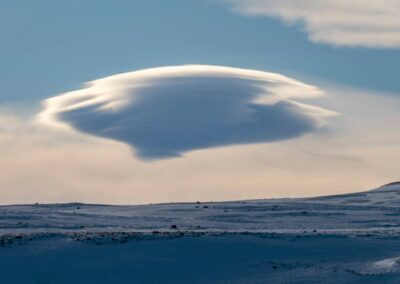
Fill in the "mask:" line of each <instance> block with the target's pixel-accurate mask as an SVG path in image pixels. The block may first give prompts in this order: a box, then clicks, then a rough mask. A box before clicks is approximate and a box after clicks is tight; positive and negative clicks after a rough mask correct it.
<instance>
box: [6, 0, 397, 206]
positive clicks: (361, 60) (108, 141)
mask: <svg viewBox="0 0 400 284" xmlns="http://www.w3.org/2000/svg"><path fill="white" fill-rule="evenodd" d="M316 3H317V2H314V1H302V0H286V1H275V0H196V1H190V0H189V1H188V0H168V1H155V0H146V1H140V0H137V1H136V0H129V1H128V0H115V1H111V0H110V1H105V0H96V1H94V0H92V1H89V0H88V1H78V0H68V1H54V0H38V1H22V0H12V1H11V0H3V1H2V0H0V42H1V44H0V146H1V147H0V203H29V202H69V201H80V202H95V203H130V204H132V203H149V202H176V201H193V200H232V199H248V198H266V197H282V196H284V197H287V196H310V195H321V194H336V193H345V192H351V191H356V190H363V189H367V188H368V187H371V188H372V187H376V186H379V185H381V184H384V183H388V182H391V181H393V180H395V179H398V161H399V160H400V156H399V155H400V146H399V145H400V134H398V131H397V130H398V129H397V128H398V125H400V112H399V111H398V110H399V109H400V95H399V94H400V80H399V79H398V74H399V73H400V72H399V71H400V70H399V69H400V67H399V66H400V22H399V21H398V15H399V13H400V4H399V3H398V2H397V1H396V0H371V1H368V2H367V1H366V2H362V1H358V0H321V1H318V5H317V4H316ZM184 64H195V65H191V66H183V67H182V66H178V65H184ZM210 65H220V66H225V67H215V66H210ZM162 66H169V67H167V68H157V67H162ZM146 68H151V69H148V70H142V69H146ZM239 68H240V69H239ZM138 70H139V71H138ZM124 72H129V73H127V74H120V73H124ZM269 72H273V73H269ZM110 76H111V77H110ZM92 80H95V81H94V82H92V83H91V85H84V84H85V83H86V82H88V81H92ZM193 90H194V91H193ZM49 98H50V99H49ZM149 160H151V161H149ZM110 189H112V190H110Z"/></svg>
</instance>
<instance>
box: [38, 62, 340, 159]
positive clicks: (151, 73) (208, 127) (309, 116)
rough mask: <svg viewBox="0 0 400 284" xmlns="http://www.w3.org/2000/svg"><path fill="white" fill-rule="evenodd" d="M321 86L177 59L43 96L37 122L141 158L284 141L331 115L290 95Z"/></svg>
mask: <svg viewBox="0 0 400 284" xmlns="http://www.w3.org/2000/svg"><path fill="white" fill-rule="evenodd" d="M321 95H322V92H321V90H319V89H318V88H316V87H314V86H310V85H306V84H304V83H301V82H299V81H296V80H293V79H290V78H288V77H285V76H282V75H279V74H274V73H267V72H261V71H254V70H246V69H237V68H229V67H219V66H203V65H184V66H172V67H160V68H152V69H146V70H140V71H135V72H129V73H123V74H118V75H114V76H110V77H106V78H103V79H99V80H95V81H92V82H89V83H88V84H87V86H86V87H85V88H83V89H81V90H77V91H73V92H69V93H65V94H62V95H60V96H57V97H53V98H50V99H47V100H46V101H45V102H44V106H45V108H44V110H43V112H42V113H41V114H40V116H39V117H40V120H41V121H42V122H45V123H47V124H49V125H53V126H70V127H72V128H74V129H77V130H79V131H81V132H83V133H87V134H91V135H95V136H98V137H104V138H110V139H113V140H117V141H121V142H124V143H127V144H129V145H130V146H132V147H133V148H134V149H135V152H136V154H137V155H138V156H139V157H140V158H142V159H159V158H168V157H176V156H180V155H181V154H182V153H184V152H187V151H191V150H196V149H205V148H211V147H216V146H225V145H233V144H247V143H262V142H272V141H279V140H286V139H290V138H295V137H299V136H302V135H304V134H307V133H310V132H313V131H315V130H316V129H317V128H319V127H320V126H321V125H323V123H324V121H325V119H326V118H327V117H330V116H332V115H334V113H333V112H330V111H328V110H325V109H322V108H319V107H316V106H311V105H306V104H303V103H299V102H296V101H294V99H303V98H304V99H305V98H315V97H319V96H321Z"/></svg>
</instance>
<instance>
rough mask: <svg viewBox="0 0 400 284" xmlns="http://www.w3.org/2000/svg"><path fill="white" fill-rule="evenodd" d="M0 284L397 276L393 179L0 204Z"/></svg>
mask: <svg viewBox="0 0 400 284" xmlns="http://www.w3.org/2000/svg"><path fill="white" fill-rule="evenodd" d="M0 283H400V183H393V184H389V185H385V186H383V187H380V188H377V189H374V190H371V191H366V192H360V193H353V194H346V195H335V196H324V197H315V198H296V199H269V200H250V201H235V202H218V203H212V202H206V203H198V202H196V203H177V204H156V205H135V206H109V205H89V204H80V203H70V204H45V205H42V204H34V205H13V206H0Z"/></svg>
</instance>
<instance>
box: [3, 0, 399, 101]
mask: <svg viewBox="0 0 400 284" xmlns="http://www.w3.org/2000/svg"><path fill="white" fill-rule="evenodd" d="M0 8H1V9H0V34H1V45H0V85H1V86H2V90H1V97H0V100H1V102H3V103H6V102H15V101H29V102H32V101H33V102H35V101H39V100H40V99H43V98H46V97H49V96H52V95H54V94H57V93H60V92H65V91H68V90H72V89H74V88H77V87H79V86H80V85H81V84H82V82H85V81H88V80H92V79H96V78H99V77H104V76H107V75H111V74H115V73H120V72H126V71H131V70H136V69H141V68H147V67H154V66H164V65H179V64H188V63H196V64H216V65H227V66H236V67H242V68H251V69H262V70H269V71H274V72H282V73H284V74H287V75H296V76H297V78H303V77H304V78H308V77H310V78H311V77H313V78H320V79H323V80H327V81H332V82H336V83H340V84H346V85H351V86H356V87H362V88H369V89H374V90H379V91H389V92H398V91H399V90H400V80H398V73H399V71H400V70H399V69H400V67H399V64H400V51H399V49H384V48H378V49H376V48H364V47H361V48H354V47H332V46H330V45H327V44H315V43H312V42H310V41H309V40H307V38H306V35H305V34H304V33H303V32H302V31H301V27H299V26H295V27H292V26H288V25H285V24H282V23H281V22H280V21H278V20H275V19H271V18H268V17H249V16H245V15H240V14H238V13H234V12H233V11H232V10H231V8H230V7H229V6H228V5H226V4H225V3H222V2H217V1H211V0H201V1H182V0H170V1H153V0H149V1H120V0H119V1H75V0H71V1H57V2H55V1H51V0H48V1H46V0H41V1H34V2H33V1H28V2H27V1H20V0H16V1H1V3H0Z"/></svg>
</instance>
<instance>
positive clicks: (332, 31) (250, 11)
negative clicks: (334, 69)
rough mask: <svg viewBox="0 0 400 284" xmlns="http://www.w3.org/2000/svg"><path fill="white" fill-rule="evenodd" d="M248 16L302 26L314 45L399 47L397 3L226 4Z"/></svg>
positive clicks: (239, 0) (236, 0)
mask: <svg viewBox="0 0 400 284" xmlns="http://www.w3.org/2000/svg"><path fill="white" fill-rule="evenodd" d="M226 1H227V2H228V3H230V4H233V7H234V9H235V10H236V11H239V12H240V13H244V14H247V15H258V16H263V15H265V16H269V17H274V18H279V19H281V20H282V21H284V22H285V23H288V24H297V23H300V24H301V25H302V26H303V28H304V30H305V32H307V33H308V35H309V38H310V40H311V41H313V42H317V43H328V44H332V45H337V46H362V47H377V48H399V47H400V17H399V15H400V2H399V1H398V0H370V1H363V0H318V1H304V0H280V1H274V0H226Z"/></svg>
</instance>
